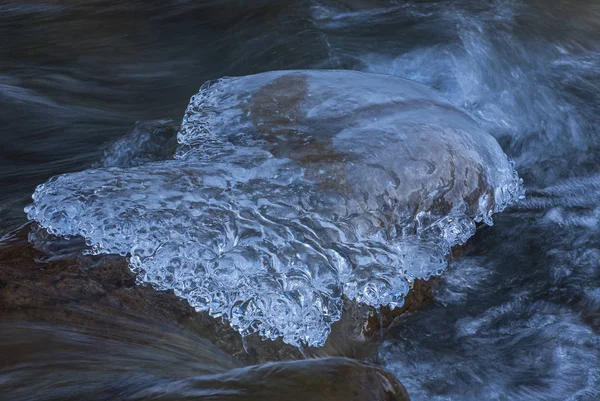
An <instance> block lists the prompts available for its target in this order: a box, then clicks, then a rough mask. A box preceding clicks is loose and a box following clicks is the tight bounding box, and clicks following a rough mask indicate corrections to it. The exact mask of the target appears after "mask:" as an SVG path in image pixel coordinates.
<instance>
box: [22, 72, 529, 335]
mask: <svg viewBox="0 0 600 401" xmlns="http://www.w3.org/2000/svg"><path fill="white" fill-rule="evenodd" d="M178 141H179V148H178V150H177V154H176V156H175V158H173V159H169V160H163V161H153V162H148V163H145V164H142V165H138V166H133V167H129V168H114V167H113V168H100V169H94V170H86V171H82V172H79V173H73V174H66V175H62V176H58V177H55V178H53V179H51V180H50V181H48V182H47V183H45V184H42V185H40V186H39V187H38V188H37V189H36V191H35V193H34V195H33V199H34V203H33V204H32V205H30V206H28V207H27V209H26V211H27V213H28V216H29V218H30V219H33V220H36V221H38V222H39V223H40V224H41V225H42V226H43V227H45V228H46V229H47V230H48V231H49V232H51V233H53V234H57V235H61V236H75V235H80V236H83V237H84V238H85V239H86V242H87V244H88V245H89V246H90V247H91V252H94V253H118V254H122V255H129V257H130V264H131V267H132V269H133V270H134V271H136V272H137V273H139V275H138V279H139V280H140V281H141V282H145V283H151V284H152V285H154V286H156V287H157V288H159V289H173V290H174V291H175V293H176V294H177V295H179V296H181V297H184V298H186V299H187V300H188V301H189V302H190V304H191V305H192V306H194V307H195V308H197V309H199V310H208V311H209V312H210V313H211V314H212V315H213V316H222V317H223V318H225V319H227V320H228V321H229V322H230V323H231V324H232V326H233V327H235V328H236V329H237V330H239V331H240V333H242V335H246V334H249V333H252V332H257V331H258V332H260V334H261V335H262V336H264V337H266V338H276V337H283V340H284V341H285V342H287V343H290V344H295V345H300V344H302V343H304V344H307V345H313V346H318V345H321V344H323V343H324V342H325V340H326V338H327V335H328V333H329V331H330V326H331V324H332V323H333V322H334V321H336V320H337V319H339V317H340V313H341V309H342V296H343V295H345V296H346V297H348V298H352V299H355V300H357V301H359V302H364V303H367V304H369V305H373V306H379V305H391V306H393V307H394V306H400V305H402V303H403V299H404V297H405V295H406V294H407V292H408V291H409V288H410V284H411V282H412V281H413V280H415V279H416V278H429V277H430V276H431V275H439V274H441V273H442V271H443V270H444V269H445V268H446V263H447V262H446V258H447V255H448V253H449V252H450V249H451V247H452V246H454V245H457V244H460V243H463V242H464V241H466V240H467V239H468V238H469V237H470V236H471V235H472V234H473V233H474V230H475V222H479V221H483V222H486V223H487V224H491V216H492V214H493V213H495V212H499V211H502V210H503V209H504V208H505V207H506V206H507V205H508V204H510V203H512V202H514V201H515V200H516V199H517V198H518V197H519V196H521V185H520V180H519V179H518V177H517V174H516V172H515V171H514V169H513V168H512V165H511V164H510V162H509V161H508V159H507V158H506V156H505V155H504V153H503V152H502V150H501V149H500V147H499V146H498V144H497V143H496V141H495V140H494V139H493V138H492V137H491V136H490V135H488V134H487V133H485V132H482V130H481V129H480V128H478V127H477V125H476V124H475V123H474V122H473V121H472V120H471V119H469V118H468V117H467V116H465V115H464V114H462V113H461V112H459V111H458V110H457V109H455V108H454V107H453V106H452V105H451V104H450V103H448V102H447V101H446V100H444V99H443V98H441V97H440V96H439V95H438V94H437V93H436V92H434V91H433V90H431V89H429V88H426V87H424V86H421V85H419V84H416V83H413V82H411V81H406V80H402V79H398V78H394V77H390V76H379V75H372V74H364V73H358V72H349V71H280V72H269V73H264V74H259V75H253V76H247V77H239V78H223V79H220V80H217V81H215V82H211V83H207V84H205V85H204V86H203V87H202V89H201V90H200V93H198V94H197V95H195V96H194V97H193V98H192V100H191V102H190V105H189V106H188V109H187V111H186V114H185V117H184V120H183V123H182V126H181V130H180V132H179V134H178Z"/></svg>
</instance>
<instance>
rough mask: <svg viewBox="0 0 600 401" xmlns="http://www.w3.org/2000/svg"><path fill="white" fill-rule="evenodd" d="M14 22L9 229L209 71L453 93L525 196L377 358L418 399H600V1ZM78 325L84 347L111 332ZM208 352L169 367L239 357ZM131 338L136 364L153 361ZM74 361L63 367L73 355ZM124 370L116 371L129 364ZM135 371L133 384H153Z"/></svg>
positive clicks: (271, 6) (206, 11)
mask: <svg viewBox="0 0 600 401" xmlns="http://www.w3.org/2000/svg"><path fill="white" fill-rule="evenodd" d="M248 3H251V4H248ZM0 36H1V37H2V38H3V40H2V41H1V43H0V54H1V57H0V121H2V122H3V124H2V126H1V127H0V143H1V145H2V146H0V155H1V157H0V182H1V183H2V189H3V191H2V193H0V223H1V225H0V234H5V233H9V232H11V231H12V230H14V229H16V228H17V227H19V226H21V225H22V224H24V223H25V222H26V221H27V217H26V215H25V213H24V212H23V208H24V207H25V206H26V205H27V204H28V203H30V201H31V198H30V196H31V194H32V193H33V191H34V189H35V187H36V186H37V185H38V184H40V183H42V182H44V181H46V180H47V179H48V178H50V177H52V176H55V175H57V174H61V173H67V172H75V171H80V170H84V169H87V168H89V167H90V166H92V165H98V164H99V163H102V160H103V156H104V154H105V152H108V154H109V155H115V152H114V148H112V146H113V144H114V143H115V142H116V141H117V140H119V139H120V138H123V137H124V136H125V135H127V134H128V133H130V132H131V131H132V130H135V129H138V130H140V129H141V130H144V129H147V128H144V127H148V126H150V127H155V126H156V124H163V125H167V126H171V125H173V126H177V125H178V124H179V123H180V122H181V119H182V116H183V113H184V111H185V109H186V106H187V104H188V102H189V99H190V96H192V95H193V94H195V93H196V92H197V91H198V88H199V86H200V85H201V84H202V83H203V82H204V81H206V80H209V79H215V78H219V77H222V76H238V75H248V74H253V73H259V72H264V71H270V70H284V69H347V70H358V71H363V72H371V73H379V74H390V75H395V76H398V77H403V78H408V79H411V80H414V81H417V82H420V83H422V84H425V85H428V86H431V87H433V88H435V89H437V90H439V91H440V92H441V93H442V94H443V95H444V96H445V97H446V98H447V99H449V100H450V101H451V102H453V103H454V105H456V106H457V107H458V108H460V109H461V110H462V111H464V112H465V113H467V114H468V115H470V116H471V117H472V118H473V119H474V120H475V121H477V122H478V123H479V125H480V126H481V127H482V128H483V129H484V130H486V131H487V132H489V133H491V134H492V135H493V136H494V137H495V138H496V140H497V141H498V143H499V144H500V146H501V147H502V149H503V150H504V152H505V153H506V154H507V155H508V156H509V157H510V158H511V159H512V160H514V162H515V168H516V170H517V171H518V172H519V175H520V176H521V177H522V178H523V180H524V186H525V189H526V195H527V196H526V198H525V199H524V200H522V201H520V202H519V203H517V204H515V205H513V206H512V207H511V208H509V209H508V210H506V211H504V212H503V213H502V214H500V215H498V216H497V217H495V218H494V220H495V224H494V226H493V227H485V228H481V229H479V230H478V233H477V234H476V236H475V237H474V238H473V239H472V240H471V241H470V242H469V243H468V244H467V245H466V247H465V249H464V254H463V255H462V257H460V258H457V259H454V260H453V261H452V262H451V263H450V266H449V268H448V270H447V271H446V272H445V273H444V275H443V276H442V278H441V279H440V280H439V283H438V284H437V286H436V289H435V300H434V302H433V303H432V304H431V305H430V306H429V307H428V308H427V309H425V310H424V311H421V312H418V313H414V314H410V315H405V316H403V317H401V318H399V319H397V320H396V321H395V322H394V323H393V324H392V326H391V327H390V328H389V329H387V330H386V331H385V332H383V333H382V342H381V344H380V345H379V347H378V350H377V351H376V352H374V353H373V355H371V360H372V361H375V362H376V363H377V364H378V365H380V366H382V367H383V368H385V369H387V370H388V371H389V372H391V373H392V374H393V375H395V376H396V377H397V378H398V379H399V380H400V381H401V382H402V383H403V384H404V385H405V386H406V389H407V390H408V393H409V394H410V395H411V397H412V399H413V400H577V401H584V400H586V401H587V400H590V401H592V400H598V399H600V266H599V262H598V260H600V259H599V258H600V251H599V248H600V235H599V234H600V232H599V231H600V208H599V206H598V205H599V202H600V169H599V168H598V158H599V155H600V153H598V151H599V145H600V136H599V135H598V134H599V132H598V126H599V125H598V122H599V121H598V120H599V119H600V117H598V116H599V115H600V97H599V95H598V93H599V89H600V4H598V3H597V2H595V1H592V0H587V1H583V0H561V1H559V0H545V1H543V0H527V1H517V0H505V1H501V0H496V1H492V0H483V1H481V0H480V1H474V0H473V1H467V0H462V1H461V0H459V1H414V2H408V1H392V0H388V1H384V0H372V1H366V0H364V1H363V0H354V1H351V0H347V1H343V0H340V1H333V0H321V1H320V0H312V1H267V0H264V1H262V0H257V1H254V2H241V1H240V2H236V1H205V2H200V1H162V2H154V1H151V2H148V1H130V2H118V1H109V0H104V1H103V0H95V1H88V2H85V3H78V2H73V1H69V0H55V1H41V0H40V1H36V0H29V1H20V2H16V1H15V2H10V1H6V2H4V3H2V4H0ZM156 120H161V122H160V123H157V122H156ZM166 120H167V121H166ZM137 121H140V123H139V124H138V125H137V126H136V128H134V125H135V124H136V122H137ZM152 121H155V122H152ZM169 121H170V122H169ZM164 146H165V147H166V146H167V144H164ZM117 156H118V155H117ZM104 160H106V158H105V159H104ZM3 327H4V329H3V330H2V339H3V340H2V341H3V346H6V347H7V348H6V349H8V348H10V347H12V345H11V344H13V343H12V342H11V340H10V338H14V337H19V336H29V337H30V338H31V342H32V343H35V344H38V346H39V344H40V343H43V342H44V341H50V340H48V338H56V337H59V338H61V340H60V341H63V340H62V339H64V338H73V337H74V336H75V335H74V334H73V333H72V332H69V333H67V334H68V335H67V334H61V332H60V331H59V329H52V330H56V331H55V332H53V331H52V330H51V329H48V328H44V330H46V331H43V330H42V329H41V328H39V327H37V328H36V329H35V330H31V329H28V327H30V326H27V325H25V326H24V324H21V323H19V324H13V323H11V324H7V325H5V326H3ZM27 330H29V331H27ZM48 330H50V332H48ZM60 330H64V329H60ZM117 330H120V329H118V328H117ZM122 330H130V329H128V328H122ZM144 331H145V332H147V333H153V329H151V328H148V329H145V330H144ZM40 332H43V335H42V334H40ZM22 333H29V334H25V335H24V334H22ZM32 333H33V334H32ZM77 336H78V337H77V339H76V342H77V343H78V344H79V343H86V341H90V342H93V341H100V340H98V336H97V335H96V334H92V335H90V334H85V335H84V334H81V333H78V334H77ZM86 336H88V337H86ZM110 337H111V336H109V339H103V341H109V340H112V339H111V338H110ZM40 338H41V339H43V340H38V339H40ZM87 338H92V339H87ZM74 341H75V340H74ZM114 341H115V343H116V344H117V345H116V346H115V349H116V350H119V341H121V340H119V339H118V338H117V339H114ZM160 341H164V339H162V338H161V340H160ZM160 341H159V343H160V344H161V350H163V351H164V354H165V358H170V359H169V362H168V363H169V366H175V365H176V362H174V359H173V358H174V357H173V355H180V352H181V351H180V348H181V347H192V348H193V346H190V345H189V342H190V341H191V342H193V341H196V340H190V339H187V338H185V339H177V340H175V339H172V340H171V341H172V342H174V343H177V344H178V347H179V348H177V349H173V350H169V349H168V347H167V348H162V344H163V343H162V342H160ZM61 344H63V343H62V342H61ZM113 344H114V343H113ZM124 344H127V342H124ZM24 347H25V349H27V350H29V351H28V353H26V354H27V358H30V359H27V360H28V361H35V360H36V358H38V364H39V365H40V366H42V365H43V366H45V365H44V363H46V362H45V361H46V360H48V359H49V356H48V355H47V354H45V353H44V351H43V350H41V351H40V350H38V352H39V354H37V355H38V356H36V354H35V352H33V351H31V350H35V349H37V348H35V347H34V346H33V345H31V346H29V347H27V346H24ZM67 348H68V347H67ZM57 349H61V348H60V347H57ZM165 349H166V351H165ZM198 349H200V350H197V353H198V356H197V357H194V358H196V360H197V361H200V362H198V364H196V365H194V366H191V367H190V366H188V365H189V364H188V363H187V362H182V366H183V367H182V368H181V370H180V371H178V372H177V374H176V375H175V374H173V375H172V377H173V378H177V379H179V380H181V378H184V377H187V375H188V372H189V371H193V370H194V369H198V372H199V373H196V374H204V373H206V372H210V373H212V374H221V373H222V372H226V371H228V370H230V369H241V364H240V363H239V362H238V361H236V360H229V359H227V358H228V357H227V356H225V355H220V354H217V355H215V353H216V352H217V351H214V350H212V349H211V350H206V351H204V352H203V351H202V350H203V348H202V347H200V346H198ZM68 351H69V352H70V353H71V354H72V352H73V350H72V349H68ZM57 352H58V351H57ZM69 352H67V351H65V354H64V355H67V354H69ZM77 352H88V353H89V352H93V351H88V350H85V349H84V351H81V350H79V349H78V350H77ZM115 352H117V353H118V351H115ZM140 352H141V351H140ZM133 353H134V354H135V357H132V358H130V359H129V361H130V362H131V361H132V360H134V361H138V362H137V363H141V362H139V361H141V360H144V358H140V354H139V353H136V352H133ZM71 354H69V355H71ZM161 355H162V354H161ZM136 358H137V359H136ZM65 360H68V361H72V359H69V358H67V357H65ZM98 361H99V362H98V363H99V365H98V366H106V365H110V364H112V363H114V361H113V360H111V358H110V356H103V357H102V358H100V357H98ZM131 363H132V364H133V365H132V366H131V367H130V366H129V365H128V369H135V363H134V362H131ZM165 363H167V362H165ZM344 363H347V362H344ZM348 363H349V362H348ZM202 364H204V366H210V368H205V369H204V370H202V367H201V366H200V365H202ZM67 365H68V364H66V365H63V366H62V367H59V368H56V369H59V370H60V369H65V372H70V371H71V370H69V369H72V366H67ZM328 366H330V365H326V367H324V368H323V367H322V368H321V369H325V370H326V369H327V368H328ZM152 369H154V366H152ZM152 369H150V368H148V369H145V370H144V371H145V372H150V373H148V374H149V375H151V374H154V371H151V370H152ZM188 369H189V370H188ZM301 369H311V367H310V366H307V367H304V366H303V367H301ZM35 372H36V371H34V370H32V371H29V374H30V375H31V376H29V377H34V376H35ZM91 372H94V370H93V369H91ZM110 374H115V376H110V375H109V376H110V378H109V379H106V378H104V379H102V380H101V382H102V383H107V382H111V381H114V379H113V377H118V374H116V373H115V372H110ZM241 375H242V376H243V374H241ZM23 377H28V376H23ZM163 377H164V376H163ZM248 377H249V378H251V377H253V376H252V374H251V373H249V376H248ZM84 379H85V380H84ZM12 380H14V381H12ZM165 380H167V379H165ZM223 380H227V379H223ZM249 380H250V379H249ZM274 380H276V378H275V379H274ZM2 383H3V385H6V386H7V388H10V389H11V390H12V391H14V394H16V396H15V399H36V398H38V399H46V398H42V397H41V396H40V394H41V393H45V394H48V390H47V389H46V388H43V387H39V388H37V387H31V388H30V392H29V393H28V392H27V386H26V385H25V384H23V382H22V381H21V382H19V381H17V380H16V379H14V376H5V379H4V381H2ZM90 383H94V380H93V377H92V376H90V375H87V376H85V377H84V378H82V380H81V381H80V382H77V380H76V381H75V382H74V384H73V387H72V388H71V389H80V390H81V389H84V388H85V389H86V390H85V391H88V392H89V391H90V390H89V389H90V387H89V386H90ZM211 383H212V382H211ZM127 385H128V383H126V382H124V383H120V384H119V386H116V387H118V388H121V389H122V388H124V387H127ZM136 385H137V386H138V387H135V386H136ZM131 386H133V387H135V389H133V390H132V391H131V393H127V394H129V395H128V396H131V397H138V398H140V397H141V398H143V396H141V395H139V393H136V394H134V393H135V391H138V390H139V388H141V387H140V386H139V385H138V384H136V383H132V384H131ZM282 386H283V384H282ZM16 389H19V391H17V390H16ZM134 390H135V391H134ZM82 391H83V390H82ZM115 391H116V390H115ZM119 391H120V390H119ZM140 391H141V390H140ZM144 391H149V393H145V394H146V395H145V396H146V397H150V396H151V395H152V394H153V393H152V390H144ZM56 394H59V395H57V397H60V396H61V395H60V393H56ZM81 394H88V393H85V392H82V393H81ZM118 394H123V393H118ZM132 394H133V395H132ZM148 394H150V395H148ZM18 397H21V398H18ZM50 399H51V398H50ZM56 399H60V398H56Z"/></svg>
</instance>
